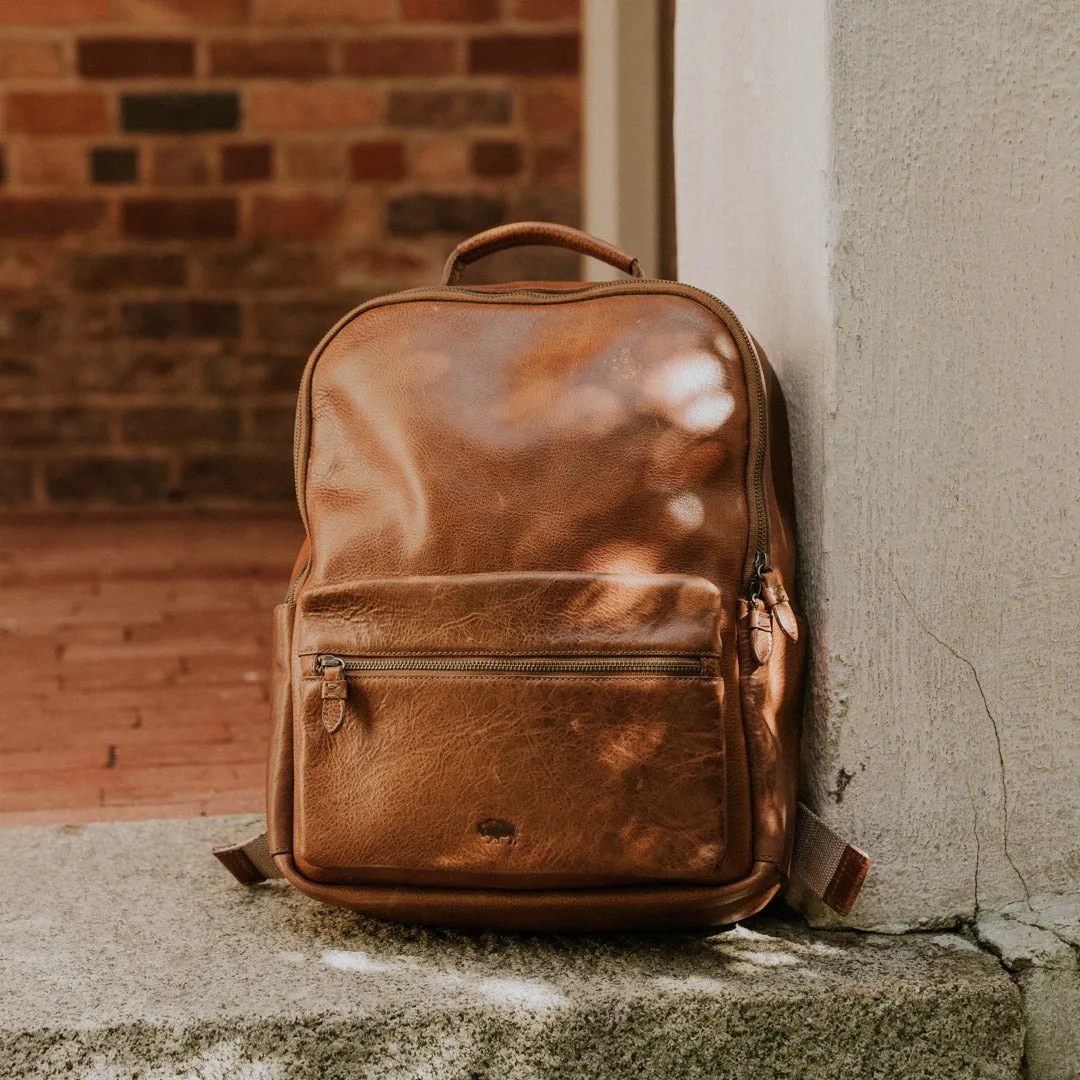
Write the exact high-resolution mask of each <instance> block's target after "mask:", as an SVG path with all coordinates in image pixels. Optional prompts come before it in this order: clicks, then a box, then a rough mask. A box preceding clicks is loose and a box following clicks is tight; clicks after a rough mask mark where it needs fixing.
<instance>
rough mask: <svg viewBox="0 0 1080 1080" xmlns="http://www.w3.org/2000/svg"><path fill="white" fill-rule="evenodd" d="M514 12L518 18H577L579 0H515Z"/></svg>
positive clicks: (579, 7)
mask: <svg viewBox="0 0 1080 1080" xmlns="http://www.w3.org/2000/svg"><path fill="white" fill-rule="evenodd" d="M514 14H515V15H516V16H517V17H518V18H519V19H577V18H579V17H580V16H581V0H516V2H515V4H514Z"/></svg>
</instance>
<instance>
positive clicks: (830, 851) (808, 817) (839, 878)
mask: <svg viewBox="0 0 1080 1080" xmlns="http://www.w3.org/2000/svg"><path fill="white" fill-rule="evenodd" d="M869 869H870V856H869V855H867V854H866V852H865V851H860V850H859V849H858V848H857V847H856V846H855V845H854V844H849V843H848V842H847V841H846V840H845V839H844V838H843V837H841V836H840V835H839V834H837V833H835V832H833V830H832V829H830V828H829V826H828V825H826V824H825V822H824V821H822V820H821V818H819V817H818V816H817V814H815V813H814V811H813V810H811V809H810V808H809V807H808V806H805V805H804V804H803V803H799V813H798V815H797V816H796V818H795V853H794V856H793V857H792V860H791V876H792V878H794V879H795V880H796V881H798V882H799V883H800V884H802V885H804V886H805V887H806V888H807V889H808V890H809V891H810V892H811V893H813V895H814V896H816V897H817V898H818V899H819V900H821V901H822V902H823V903H825V904H827V905H828V906H829V907H831V908H832V909H833V911H835V912H836V913H837V915H846V914H847V913H848V912H849V911H851V909H852V907H853V905H854V904H855V899H856V897H858V895H859V890H860V889H861V888H862V883H863V882H864V881H865V880H866V872H867V871H868V870H869Z"/></svg>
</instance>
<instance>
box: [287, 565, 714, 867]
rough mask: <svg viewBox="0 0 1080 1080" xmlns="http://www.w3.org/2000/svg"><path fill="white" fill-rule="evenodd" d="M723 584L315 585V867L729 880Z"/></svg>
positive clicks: (558, 578) (307, 781)
mask: <svg viewBox="0 0 1080 1080" xmlns="http://www.w3.org/2000/svg"><path fill="white" fill-rule="evenodd" d="M718 601H719V594H718V592H717V590H716V588H715V587H714V586H713V585H712V584H711V583H709V582H706V581H703V580H701V579H697V578H681V577H675V576H667V575H658V576H655V577H638V578H634V577H627V578H622V577H616V576H606V575H586V574H492V575H466V576H463V577H459V578H406V579H394V580H386V581H372V582H356V583H349V584H346V585H341V586H325V587H322V588H320V589H312V590H309V591H308V592H305V593H304V594H302V596H301V597H300V604H299V620H298V624H297V637H298V639H299V656H298V665H299V666H298V670H297V675H298V676H299V678H298V679H297V680H296V682H297V684H298V694H299V700H298V702H297V709H296V713H295V715H296V716H297V717H298V719H299V722H298V723H297V725H296V728H295V733H294V738H295V747H294V749H295V761H296V767H295V776H296V788H295V794H294V811H295V814H294V817H295V828H294V834H295V835H294V843H295V852H294V855H295V858H296V862H297V866H298V867H299V868H300V869H301V871H302V872H303V873H304V874H305V875H306V876H308V877H310V878H312V879H313V880H317V881H323V882H338V883H363V882H396V883H399V884H420V885H424V884H428V885H460V886H474V887H475V886H480V887H484V886H487V887H500V888H543V887H564V886H570V885H576V886H588V885H593V886H598V885H613V884H617V883H621V884H626V883H634V882H638V883H641V882H661V881H671V880H678V881H703V882H708V881H714V880H716V874H717V867H718V865H719V863H720V861H721V858H722V856H723V852H724V819H725V785H724V745H723V735H722V731H723V727H722V712H721V710H722V701H723V689H724V680H723V678H722V671H723V664H722V660H721V656H720V655H719V640H718V632H717V621H718V615H719V603H718Z"/></svg>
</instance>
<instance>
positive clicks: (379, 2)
mask: <svg viewBox="0 0 1080 1080" xmlns="http://www.w3.org/2000/svg"><path fill="white" fill-rule="evenodd" d="M254 2H255V21H256V22H263V23H291V24H294V25H295V24H302V23H373V22H383V21H385V20H387V19H392V18H393V17H394V15H395V14H396V11H395V6H396V5H395V3H394V0H254Z"/></svg>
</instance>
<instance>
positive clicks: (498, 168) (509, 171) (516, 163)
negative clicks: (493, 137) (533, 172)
mask: <svg viewBox="0 0 1080 1080" xmlns="http://www.w3.org/2000/svg"><path fill="white" fill-rule="evenodd" d="M469 161H470V164H471V166H472V171H473V172H474V173H475V174H476V175H477V176H482V177H485V178H490V177H500V176H516V175H517V174H518V173H519V172H521V147H520V146H519V145H518V144H517V143H512V142H476V143H473V144H472V146H471V147H470V148H469Z"/></svg>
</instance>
